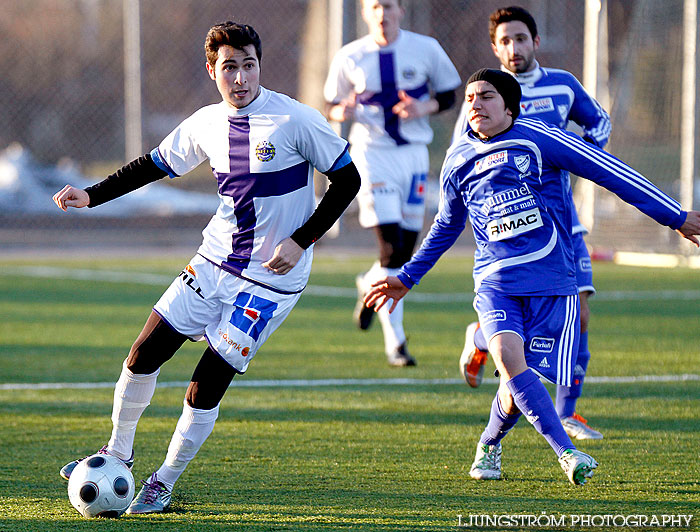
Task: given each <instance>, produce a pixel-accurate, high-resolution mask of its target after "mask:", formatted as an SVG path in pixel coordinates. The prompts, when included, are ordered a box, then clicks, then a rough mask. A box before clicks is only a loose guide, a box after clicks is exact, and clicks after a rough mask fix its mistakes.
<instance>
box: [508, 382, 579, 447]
mask: <svg viewBox="0 0 700 532" xmlns="http://www.w3.org/2000/svg"><path fill="white" fill-rule="evenodd" d="M507 385H508V389H509V390H510V393H511V394H512V395H513V399H514V401H515V406H517V407H518V408H519V409H520V411H521V412H522V413H523V414H525V418H526V419H527V420H528V421H529V422H530V424H531V425H532V426H533V427H535V430H537V432H539V433H540V434H542V436H544V439H545V440H547V443H549V445H551V447H552V449H554V452H555V453H557V456H561V455H562V453H563V452H564V451H565V450H567V449H576V446H575V445H574V444H573V443H572V442H571V439H570V438H569V436H568V435H567V434H566V432H565V431H564V427H562V426H561V421H559V416H558V415H557V411H556V410H555V409H554V404H553V403H552V398H551V397H550V396H549V392H548V391H547V388H545V387H544V384H542V383H541V382H540V379H539V377H538V376H537V375H535V373H534V372H533V371H532V370H531V369H527V370H525V371H523V372H522V373H521V374H520V375H516V376H515V377H513V378H512V379H511V380H509V381H508V382H507Z"/></svg>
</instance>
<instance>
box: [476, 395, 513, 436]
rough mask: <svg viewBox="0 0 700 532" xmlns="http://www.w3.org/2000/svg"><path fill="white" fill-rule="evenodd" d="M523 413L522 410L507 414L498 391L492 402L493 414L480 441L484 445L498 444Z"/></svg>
mask: <svg viewBox="0 0 700 532" xmlns="http://www.w3.org/2000/svg"><path fill="white" fill-rule="evenodd" d="M521 415H522V414H521V413H520V412H518V413H517V414H507V413H506V412H505V410H503V407H502V406H501V400H500V398H499V395H498V393H497V394H496V397H495V398H494V400H493V403H491V415H490V417H489V422H488V425H486V428H485V429H484V432H483V433H482V434H481V438H479V441H480V442H481V443H483V444H484V445H496V444H498V443H500V441H501V440H502V439H503V438H505V436H506V434H508V431H509V430H510V429H512V428H513V427H514V426H515V424H516V423H517V422H518V419H520V416H521Z"/></svg>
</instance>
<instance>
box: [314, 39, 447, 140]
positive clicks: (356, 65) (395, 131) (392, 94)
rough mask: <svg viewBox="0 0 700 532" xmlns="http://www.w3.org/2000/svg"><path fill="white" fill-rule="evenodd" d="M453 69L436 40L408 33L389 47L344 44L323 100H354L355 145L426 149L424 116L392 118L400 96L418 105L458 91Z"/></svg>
mask: <svg viewBox="0 0 700 532" xmlns="http://www.w3.org/2000/svg"><path fill="white" fill-rule="evenodd" d="M460 83H461V81H460V78H459V73H458V72H457V69H456V68H455V66H454V65H453V64H452V61H450V58H449V57H448V56H447V54H446V53H445V51H444V50H443V49H442V47H441V46H440V44H439V43H438V42H437V40H435V39H433V38H432V37H428V36H425V35H420V34H418V33H413V32H410V31H406V30H400V32H399V36H398V38H397V39H396V41H394V42H393V43H391V44H389V45H388V46H379V45H378V44H377V43H376V42H375V41H374V39H373V38H372V37H371V36H369V35H367V36H365V37H363V38H361V39H358V40H356V41H353V42H351V43H349V44H346V45H345V46H343V48H341V49H340V50H339V51H338V53H337V54H336V55H335V57H334V58H333V61H332V63H331V66H330V70H329V73H328V78H327V80H326V84H325V87H324V97H325V99H326V101H328V102H332V103H339V102H340V101H341V100H344V99H347V98H350V97H351V96H352V95H353V94H356V95H357V100H356V101H357V106H356V108H355V116H354V123H353V125H352V127H351V129H350V135H349V140H350V143H351V144H352V145H353V146H362V145H370V144H371V145H373V146H376V147H379V146H397V145H402V144H408V143H415V144H430V142H431V141H432V140H433V130H432V129H431V128H430V124H429V122H428V117H427V116H424V117H421V118H417V119H413V120H404V119H401V118H399V117H398V116H397V115H395V114H394V113H392V111H391V108H392V107H393V106H394V105H395V104H396V103H398V101H399V97H398V91H400V90H404V91H406V93H407V94H408V95H409V96H411V97H413V98H416V99H418V100H427V99H429V98H430V97H431V93H437V92H445V91H450V90H454V89H456V88H457V87H459V85H460Z"/></svg>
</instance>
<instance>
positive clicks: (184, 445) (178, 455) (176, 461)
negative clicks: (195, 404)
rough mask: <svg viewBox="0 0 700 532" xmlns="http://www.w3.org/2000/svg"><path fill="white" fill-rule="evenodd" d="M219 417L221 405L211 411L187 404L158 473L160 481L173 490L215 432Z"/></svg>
mask: <svg viewBox="0 0 700 532" xmlns="http://www.w3.org/2000/svg"><path fill="white" fill-rule="evenodd" d="M218 416H219V405H216V407H215V408H212V409H211V410H201V409H199V408H192V407H191V406H190V405H188V404H187V401H185V404H184V406H183V408H182V416H180V419H179V420H178V422H177V426H176V427H175V432H174V433H173V438H172V440H170V446H169V447H168V454H167V456H166V457H165V462H163V465H161V466H160V469H158V471H156V475H157V476H158V480H159V481H160V482H162V483H163V485H165V487H166V488H168V490H169V491H172V490H173V486H174V485H175V482H177V479H178V478H180V475H182V473H183V472H184V471H185V468H186V467H187V464H189V463H190V461H191V460H192V459H193V458H194V456H195V455H196V454H197V451H199V448H200V447H201V446H202V444H203V443H204V442H205V440H206V439H207V438H208V437H209V435H210V434H211V431H212V430H214V423H215V422H216V418H217V417H218Z"/></svg>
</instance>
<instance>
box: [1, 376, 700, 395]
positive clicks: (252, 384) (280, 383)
mask: <svg viewBox="0 0 700 532" xmlns="http://www.w3.org/2000/svg"><path fill="white" fill-rule="evenodd" d="M682 381H700V375H694V374H684V375H638V376H628V377H624V376H623V377H593V376H592V377H586V383H587V384H630V383H642V382H682ZM483 382H484V383H485V384H497V383H498V379H496V378H487V379H484V381H483ZM188 384H189V382H186V381H172V382H160V383H158V385H157V387H158V388H186V387H187V385H188ZM453 384H465V383H464V381H463V380H462V379H279V380H274V379H273V380H253V379H249V380H248V379H239V380H236V379H234V380H233V382H232V383H231V387H232V388H314V387H326V386H408V385H410V386H429V385H433V386H434V385H437V386H440V385H453ZM99 388H109V389H112V388H114V382H39V383H5V384H0V391H1V390H93V389H99Z"/></svg>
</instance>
